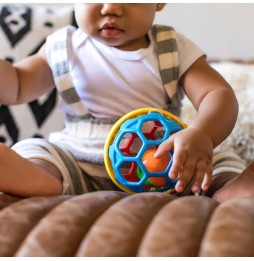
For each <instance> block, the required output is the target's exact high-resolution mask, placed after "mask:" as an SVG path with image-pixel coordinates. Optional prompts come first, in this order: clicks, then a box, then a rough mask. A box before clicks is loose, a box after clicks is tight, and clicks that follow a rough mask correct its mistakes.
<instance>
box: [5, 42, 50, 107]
mask: <svg viewBox="0 0 254 261" xmlns="http://www.w3.org/2000/svg"><path fill="white" fill-rule="evenodd" d="M53 88H54V81H53V76H52V73H51V70H50V68H49V66H48V64H47V60H46V54H45V49H44V47H42V49H41V50H40V51H39V52H38V53H37V54H35V55H32V56H29V57H27V58H25V59H24V60H22V61H19V62H17V63H15V64H11V63H9V62H7V61H3V60H0V103H2V104H5V105H11V104H20V103H26V102H30V101H32V100H34V99H36V98H38V97H39V96H41V95H42V94H44V93H46V92H49V91H50V90H51V89H53Z"/></svg>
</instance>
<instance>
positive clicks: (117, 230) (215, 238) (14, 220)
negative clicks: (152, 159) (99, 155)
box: [0, 191, 254, 257]
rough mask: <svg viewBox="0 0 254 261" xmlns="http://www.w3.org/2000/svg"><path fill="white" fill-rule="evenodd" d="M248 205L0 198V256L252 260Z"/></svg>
mask: <svg viewBox="0 0 254 261" xmlns="http://www.w3.org/2000/svg"><path fill="white" fill-rule="evenodd" d="M253 206H254V198H244V197H242V198H235V199H232V200H229V201H226V202H224V203H218V202H216V201H215V200H213V199H211V198H208V197H203V196H185V197H181V198H177V197H175V196H172V195H166V194H162V193H141V194H135V195H127V194H126V193H124V192H113V191H99V192H92V193H87V194H84V195H80V196H57V197H34V198H27V199H21V198H17V197H12V196H8V195H1V197H0V207H1V210H0V256H22V257H24V256H51V257H53V256H103V257H108V256H124V257H125V256H131V257H134V256H141V257H147V256H150V257H152V256H159V257H160V256H168V257H170V256H172V257H179V256H180V257H189V256H206V257H209V256H229V257H231V256H254V247H253V242H254V208H253Z"/></svg>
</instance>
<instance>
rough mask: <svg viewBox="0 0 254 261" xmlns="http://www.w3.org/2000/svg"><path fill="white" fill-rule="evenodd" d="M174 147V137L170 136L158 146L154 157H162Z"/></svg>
mask: <svg viewBox="0 0 254 261" xmlns="http://www.w3.org/2000/svg"><path fill="white" fill-rule="evenodd" d="M173 149H174V139H171V138H169V139H167V140H165V141H164V142H162V143H161V144H160V145H159V147H158V148H157V150H156V152H155V154H154V157H155V158H160V157H161V156H162V155H163V154H165V153H168V152H169V151H172V150H173Z"/></svg>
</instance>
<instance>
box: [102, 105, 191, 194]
mask: <svg viewBox="0 0 254 261" xmlns="http://www.w3.org/2000/svg"><path fill="white" fill-rule="evenodd" d="M186 127H187V125H186V124H184V123H182V122H181V121H180V120H179V119H178V118H177V117H176V116H174V115H173V114H171V113H170V112H168V111H165V110H161V109H155V108H143V109H138V110H135V111H132V112H130V113H128V114H126V115H125V116H123V117H122V118H120V119H119V120H118V121H117V122H116V123H115V124H114V126H113V127H112V128H111V130H110V132H109V134H108V137H107V139H106V142H105V146H104V162H105V167H106V170H107V172H108V174H109V176H110V178H111V179H112V181H113V182H114V183H115V184H116V185H117V186H118V187H119V188H121V189H122V190H123V191H125V192H127V193H130V194H133V193H138V192H150V191H151V192H165V193H172V192H173V191H174V187H175V184H176V182H177V180H171V179H170V178H169V176H168V172H169V169H170V167H171V165H172V159H173V152H172V151H170V152H169V153H165V154H164V155H163V156H162V157H160V158H155V157H154V153H155V152H156V149H157V147H158V146H159V145H160V144H161V143H162V142H163V141H165V140H166V139H168V138H169V137H170V135H172V134H174V133H175V132H177V131H180V130H182V129H183V128H186Z"/></svg>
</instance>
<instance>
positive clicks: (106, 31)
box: [99, 23, 124, 37]
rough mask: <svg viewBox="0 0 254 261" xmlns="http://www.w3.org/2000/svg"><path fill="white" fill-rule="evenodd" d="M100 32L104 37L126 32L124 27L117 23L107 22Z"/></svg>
mask: <svg viewBox="0 0 254 261" xmlns="http://www.w3.org/2000/svg"><path fill="white" fill-rule="evenodd" d="M99 32H100V33H101V35H102V36H104V37H114V36H117V35H119V34H121V33H122V32H124V30H123V29H121V28H120V27H119V26H118V25H117V24H115V23H105V24H104V25H103V26H102V27H101V28H100V29H99Z"/></svg>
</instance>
